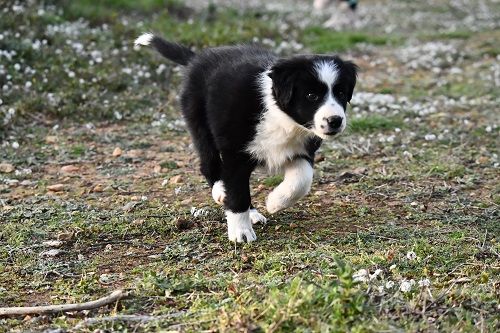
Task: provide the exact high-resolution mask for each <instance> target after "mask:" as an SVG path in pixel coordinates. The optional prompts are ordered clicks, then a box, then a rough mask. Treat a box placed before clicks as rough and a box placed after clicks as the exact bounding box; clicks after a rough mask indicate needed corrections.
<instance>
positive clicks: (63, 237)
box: [57, 231, 74, 241]
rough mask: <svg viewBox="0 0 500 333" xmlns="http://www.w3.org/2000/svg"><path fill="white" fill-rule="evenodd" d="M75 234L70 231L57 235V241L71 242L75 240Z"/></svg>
mask: <svg viewBox="0 0 500 333" xmlns="http://www.w3.org/2000/svg"><path fill="white" fill-rule="evenodd" d="M73 234H74V233H73V232H72V231H69V232H61V233H59V234H58V235H57V239H58V240H60V241H69V240H71V239H72V238H73Z"/></svg>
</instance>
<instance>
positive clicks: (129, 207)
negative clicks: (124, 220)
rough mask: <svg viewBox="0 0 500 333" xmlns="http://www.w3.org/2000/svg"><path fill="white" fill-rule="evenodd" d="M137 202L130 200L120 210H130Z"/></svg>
mask: <svg viewBox="0 0 500 333" xmlns="http://www.w3.org/2000/svg"><path fill="white" fill-rule="evenodd" d="M137 204H138V202H137V201H130V202H129V203H127V204H126V205H125V206H123V208H122V210H124V211H125V212H130V211H131V210H132V209H134V207H135V206H137Z"/></svg>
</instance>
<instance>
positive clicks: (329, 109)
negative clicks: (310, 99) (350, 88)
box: [313, 61, 346, 138]
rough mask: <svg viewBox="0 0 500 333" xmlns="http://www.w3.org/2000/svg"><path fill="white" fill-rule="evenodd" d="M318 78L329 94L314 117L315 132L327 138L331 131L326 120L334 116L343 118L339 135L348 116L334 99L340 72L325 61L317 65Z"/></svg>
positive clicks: (333, 65)
mask: <svg viewBox="0 0 500 333" xmlns="http://www.w3.org/2000/svg"><path fill="white" fill-rule="evenodd" d="M314 69H315V70H316V73H317V74H318V78H319V79H320V80H321V81H322V82H324V83H325V84H326V85H327V87H328V92H327V95H326V98H325V101H324V102H323V104H322V105H321V106H320V107H319V108H318V110H317V111H316V113H315V115H314V128H313V131H314V133H315V134H316V135H318V136H319V137H321V138H327V137H328V135H327V133H328V132H329V131H330V129H329V126H328V122H327V121H326V119H328V118H329V117H333V116H339V117H341V118H342V125H341V126H340V130H339V133H340V132H342V131H344V129H345V127H346V116H345V110H344V108H343V107H342V106H341V105H340V104H339V103H338V102H337V101H336V100H335V99H334V98H333V93H332V87H333V84H334V83H335V81H336V80H337V77H338V74H339V71H338V69H337V66H336V65H335V64H334V63H332V62H327V61H323V62H320V63H318V64H316V66H315V68H314Z"/></svg>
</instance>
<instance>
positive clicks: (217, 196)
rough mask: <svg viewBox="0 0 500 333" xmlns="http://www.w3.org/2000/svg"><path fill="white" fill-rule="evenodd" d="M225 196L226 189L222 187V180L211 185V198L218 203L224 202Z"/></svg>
mask: <svg viewBox="0 0 500 333" xmlns="http://www.w3.org/2000/svg"><path fill="white" fill-rule="evenodd" d="M225 197H226V189H225V188H224V183H223V182H222V180H218V181H216V182H215V183H214V186H212V198H214V201H215V202H216V203H218V204H219V205H223V204H224V198H225Z"/></svg>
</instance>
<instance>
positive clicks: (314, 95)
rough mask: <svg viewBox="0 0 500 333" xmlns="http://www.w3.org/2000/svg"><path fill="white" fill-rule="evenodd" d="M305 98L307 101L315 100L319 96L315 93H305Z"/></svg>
mask: <svg viewBox="0 0 500 333" xmlns="http://www.w3.org/2000/svg"><path fill="white" fill-rule="evenodd" d="M306 98H307V100H308V101H311V102H316V101H317V100H318V98H319V96H318V95H316V94H313V93H309V94H307V95H306Z"/></svg>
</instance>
